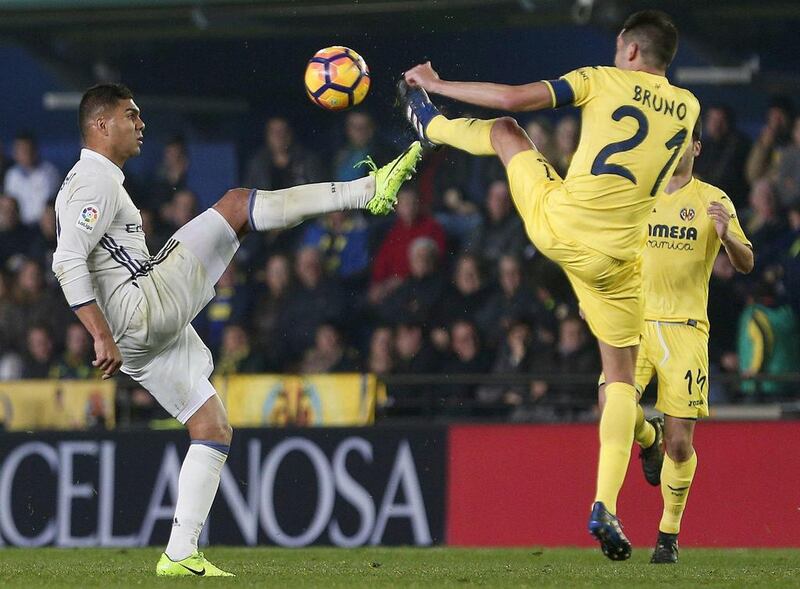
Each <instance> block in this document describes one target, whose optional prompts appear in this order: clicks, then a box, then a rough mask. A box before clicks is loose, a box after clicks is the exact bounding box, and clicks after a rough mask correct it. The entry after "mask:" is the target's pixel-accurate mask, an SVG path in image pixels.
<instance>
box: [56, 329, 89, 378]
mask: <svg viewBox="0 0 800 589" xmlns="http://www.w3.org/2000/svg"><path fill="white" fill-rule="evenodd" d="M93 354H94V350H93V349H92V341H91V339H90V337H89V332H88V331H86V328H85V327H84V326H83V325H81V324H80V323H70V324H69V327H67V335H66V338H65V349H64V353H63V354H61V356H60V357H59V358H58V359H57V360H56V361H55V362H54V363H53V365H52V367H51V369H50V374H49V377H50V378H64V379H71V378H83V379H86V378H92V377H93V376H96V375H97V370H96V369H94V368H93V366H92V360H93V359H94V357H93Z"/></svg>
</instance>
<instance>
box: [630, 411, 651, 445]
mask: <svg viewBox="0 0 800 589" xmlns="http://www.w3.org/2000/svg"><path fill="white" fill-rule="evenodd" d="M633 439H634V440H636V443H637V444H639V445H640V446H641V447H642V448H649V447H650V446H652V445H653V442H655V441H656V428H654V427H653V424H652V423H649V422H648V421H647V420H646V419H645V418H644V409H642V406H641V405H639V404H638V403H637V404H636V427H635V428H634V430H633Z"/></svg>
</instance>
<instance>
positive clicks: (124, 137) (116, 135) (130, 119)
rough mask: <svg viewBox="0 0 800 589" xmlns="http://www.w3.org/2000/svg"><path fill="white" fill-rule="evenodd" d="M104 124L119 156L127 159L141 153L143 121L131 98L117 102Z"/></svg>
mask: <svg viewBox="0 0 800 589" xmlns="http://www.w3.org/2000/svg"><path fill="white" fill-rule="evenodd" d="M106 124H107V129H108V138H109V141H110V143H111V146H112V147H113V149H114V152H115V154H116V155H117V156H118V157H119V158H122V159H128V158H131V157H135V156H137V155H139V154H140V153H141V151H142V141H143V138H144V134H143V131H144V121H143V120H142V117H141V111H140V110H139V107H138V106H136V103H135V102H134V101H133V99H131V98H128V99H122V100H120V101H119V102H117V106H116V108H115V109H114V111H113V113H112V114H111V117H110V118H109V119H108V121H107V123H106Z"/></svg>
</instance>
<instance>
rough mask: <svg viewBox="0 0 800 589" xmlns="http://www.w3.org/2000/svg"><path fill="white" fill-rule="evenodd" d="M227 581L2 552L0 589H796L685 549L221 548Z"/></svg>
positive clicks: (743, 562) (124, 557)
mask: <svg viewBox="0 0 800 589" xmlns="http://www.w3.org/2000/svg"><path fill="white" fill-rule="evenodd" d="M205 553H206V555H207V556H208V557H209V559H210V560H211V561H212V562H214V563H215V564H217V565H219V566H221V567H222V568H224V569H227V570H229V571H232V572H234V573H236V574H237V577H236V578H233V579H230V578H228V579H198V578H181V579H175V578H173V579H159V578H157V577H156V576H155V574H154V572H153V571H154V569H155V564H156V561H157V560H158V557H159V555H160V554H159V551H158V550H157V549H131V550H125V549H87V548H83V549H49V548H43V549H17V548H10V549H2V550H0V587H3V588H11V587H14V588H16V587H19V588H23V587H24V588H25V589H35V588H38V587H87V588H90V587H98V588H103V589H106V588H109V587H189V586H198V584H200V585H202V586H204V587H209V586H217V587H222V586H225V587H289V588H295V587H324V588H331V587H342V588H348V589H349V588H353V587H369V588H373V587H422V588H425V589H430V588H433V587H473V586H474V587H608V588H616V587H669V588H671V589H675V588H678V587H748V588H749V587H800V550H704V549H686V550H683V551H682V553H681V562H680V564H678V565H677V566H665V565H651V564H648V562H647V560H648V558H649V550H647V549H639V550H637V551H635V552H634V555H633V558H632V559H631V560H629V561H627V562H622V563H614V562H610V561H608V560H606V559H605V558H604V557H603V556H602V555H601V554H600V551H599V550H596V549H593V550H588V549H570V548H564V549H549V548H527V549H460V548H430V549H424V548H358V549H351V550H345V549H337V548H307V549H296V550H287V549H279V548H223V547H212V548H209V549H207V550H206V551H205Z"/></svg>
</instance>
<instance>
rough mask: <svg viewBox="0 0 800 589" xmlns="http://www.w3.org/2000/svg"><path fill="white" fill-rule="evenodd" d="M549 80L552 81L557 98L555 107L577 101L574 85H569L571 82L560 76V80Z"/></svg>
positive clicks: (551, 84)
mask: <svg viewBox="0 0 800 589" xmlns="http://www.w3.org/2000/svg"><path fill="white" fill-rule="evenodd" d="M548 82H550V86H551V87H552V88H553V94H554V95H555V98H556V104H555V106H554V108H558V107H559V106H566V105H568V104H572V103H573V102H575V92H573V90H572V86H570V85H569V82H567V81H566V80H564V79H563V78H559V79H558V80H548Z"/></svg>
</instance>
